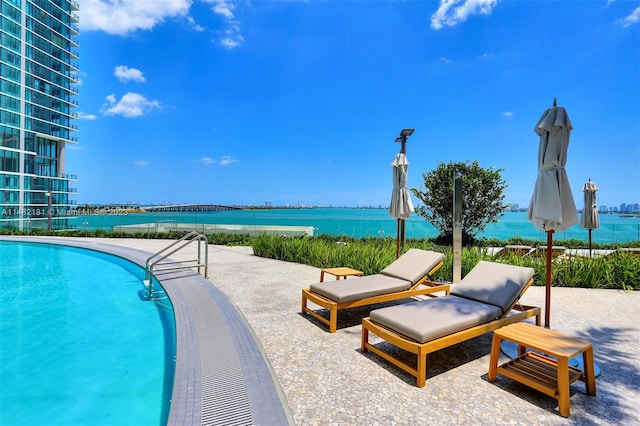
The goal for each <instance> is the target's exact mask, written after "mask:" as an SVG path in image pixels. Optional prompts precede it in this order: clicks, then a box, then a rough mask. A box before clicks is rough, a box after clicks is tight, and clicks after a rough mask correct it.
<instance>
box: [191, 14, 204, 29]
mask: <svg viewBox="0 0 640 426" xmlns="http://www.w3.org/2000/svg"><path fill="white" fill-rule="evenodd" d="M187 22H188V23H189V24H191V28H193V30H194V31H196V32H199V33H200V32H202V31H204V30H205V28H204V27H203V26H202V25H200V24H198V23H197V22H196V20H195V19H193V18H192V17H191V16H188V17H187Z"/></svg>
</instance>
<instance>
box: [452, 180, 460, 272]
mask: <svg viewBox="0 0 640 426" xmlns="http://www.w3.org/2000/svg"><path fill="white" fill-rule="evenodd" d="M460 280H462V172H460V171H459V170H454V172H453V283H454V284H457V283H459V282H460Z"/></svg>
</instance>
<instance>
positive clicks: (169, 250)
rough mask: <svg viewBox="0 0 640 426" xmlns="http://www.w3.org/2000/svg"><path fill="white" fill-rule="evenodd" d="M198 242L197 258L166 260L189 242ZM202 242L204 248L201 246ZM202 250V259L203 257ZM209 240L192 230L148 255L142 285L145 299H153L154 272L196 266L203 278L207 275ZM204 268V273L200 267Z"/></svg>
mask: <svg viewBox="0 0 640 426" xmlns="http://www.w3.org/2000/svg"><path fill="white" fill-rule="evenodd" d="M194 242H197V243H198V257H197V259H190V260H181V261H179V262H177V261H172V260H167V259H168V257H169V256H171V255H172V254H174V253H176V252H178V251H180V250H182V249H183V248H185V247H187V246H188V245H189V244H191V243H194ZM203 243H204V250H203V249H202V248H201V246H202V245H203ZM203 252H204V259H203ZM203 260H204V262H203ZM208 264H209V240H208V239H207V236H206V235H205V234H202V233H200V232H196V231H192V232H189V233H188V234H187V235H185V236H184V237H182V238H180V239H179V240H177V241H175V242H173V243H171V244H169V245H168V246H167V247H165V248H163V249H162V250H160V251H158V252H157V253H154V254H153V255H151V256H149V258H148V259H147V262H146V265H145V276H144V281H143V283H144V286H145V288H146V290H147V299H148V300H153V299H154V297H153V296H154V291H153V277H154V273H156V272H165V271H175V270H179V269H191V268H198V274H201V275H203V276H204V277H205V278H208V277H209V266H208ZM203 268H204V274H202V269H203Z"/></svg>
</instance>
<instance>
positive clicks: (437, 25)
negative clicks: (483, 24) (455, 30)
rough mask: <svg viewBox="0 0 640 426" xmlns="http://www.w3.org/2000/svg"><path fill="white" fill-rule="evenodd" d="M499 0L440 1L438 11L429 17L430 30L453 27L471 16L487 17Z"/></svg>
mask: <svg viewBox="0 0 640 426" xmlns="http://www.w3.org/2000/svg"><path fill="white" fill-rule="evenodd" d="M499 2H500V0H440V6H439V7H438V10H436V12H435V13H434V14H433V15H431V28H433V29H434V30H439V29H441V28H442V27H443V26H445V25H446V26H449V27H453V26H455V25H457V24H459V23H460V22H464V21H466V20H467V18H468V17H469V16H471V15H475V14H482V15H489V14H490V13H491V11H492V10H493V8H494V7H496V6H497V5H498V3H499Z"/></svg>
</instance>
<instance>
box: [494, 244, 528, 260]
mask: <svg viewBox="0 0 640 426" xmlns="http://www.w3.org/2000/svg"><path fill="white" fill-rule="evenodd" d="M531 250H533V247H531V246H522V245H506V246H504V248H502V249H501V250H498V252H496V254H495V256H501V257H507V256H518V257H522V256H524V255H526V254H528V253H529V252H530V251H531Z"/></svg>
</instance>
